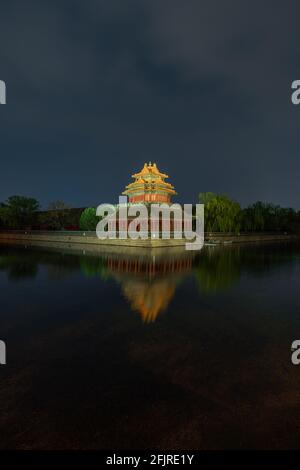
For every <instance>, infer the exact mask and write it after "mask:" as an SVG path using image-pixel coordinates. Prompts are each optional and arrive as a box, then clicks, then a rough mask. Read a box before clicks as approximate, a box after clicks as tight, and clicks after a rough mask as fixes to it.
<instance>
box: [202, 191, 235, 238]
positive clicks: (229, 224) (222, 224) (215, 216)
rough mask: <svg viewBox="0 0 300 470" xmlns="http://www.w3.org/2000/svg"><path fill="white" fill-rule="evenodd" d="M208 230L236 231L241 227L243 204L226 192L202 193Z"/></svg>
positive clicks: (206, 229)
mask: <svg viewBox="0 0 300 470" xmlns="http://www.w3.org/2000/svg"><path fill="white" fill-rule="evenodd" d="M199 201H200V203H201V204H204V219H205V231H206V232H234V233H237V232H239V230H240V227H241V206H240V205H239V203H238V202H236V201H233V200H232V199H230V198H229V197H228V196H226V195H225V194H215V193H200V194H199Z"/></svg>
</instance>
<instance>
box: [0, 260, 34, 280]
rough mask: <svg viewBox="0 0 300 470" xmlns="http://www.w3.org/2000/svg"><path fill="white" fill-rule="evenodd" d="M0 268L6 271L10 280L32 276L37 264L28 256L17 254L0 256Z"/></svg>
mask: <svg viewBox="0 0 300 470" xmlns="http://www.w3.org/2000/svg"><path fill="white" fill-rule="evenodd" d="M0 270H1V271H6V272H7V276H8V278H9V279H10V280H15V281H18V280H19V279H25V278H34V277H35V276H36V274H37V270H38V267H37V264H36V262H35V261H34V260H31V259H30V258H29V257H26V258H22V257H20V256H17V255H13V256H9V255H5V256H0Z"/></svg>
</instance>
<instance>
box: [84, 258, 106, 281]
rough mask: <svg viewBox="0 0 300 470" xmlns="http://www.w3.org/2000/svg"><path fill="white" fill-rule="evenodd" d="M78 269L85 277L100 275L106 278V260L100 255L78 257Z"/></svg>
mask: <svg viewBox="0 0 300 470" xmlns="http://www.w3.org/2000/svg"><path fill="white" fill-rule="evenodd" d="M80 269H81V272H82V274H83V275H84V276H85V277H95V276H100V277H101V278H102V279H106V277H107V276H106V270H107V269H106V261H105V259H104V258H101V257H87V256H81V257H80Z"/></svg>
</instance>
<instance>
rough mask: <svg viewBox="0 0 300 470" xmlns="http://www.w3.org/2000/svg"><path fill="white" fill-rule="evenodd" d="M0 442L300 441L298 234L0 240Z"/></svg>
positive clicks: (169, 444) (33, 445)
mask: <svg viewBox="0 0 300 470" xmlns="http://www.w3.org/2000/svg"><path fill="white" fill-rule="evenodd" d="M0 289H1V303H0V339H1V340H4V341H5V343H6V348H7V364H6V365H1V366H0V376H1V382H0V402H1V415H0V436H1V439H0V447H1V448H2V449H146V448H148V449H149V448H150V449H173V450H175V449H198V450H200V449H226V448H272V449H283V448H298V447H299V436H298V428H299V422H300V366H298V367H297V366H294V365H292V363H291V343H292V341H293V340H295V339H300V304H299V299H300V245H297V244H274V245H252V246H227V247H223V248H218V247H205V248H204V249H203V250H202V251H201V252H200V253H188V252H185V251H184V250H172V249H169V250H163V251H156V252H154V253H153V252H152V253H151V254H150V255H147V254H146V251H145V250H141V251H136V250H131V251H130V252H128V251H125V252H124V251H120V249H116V250H114V251H112V252H111V251H105V252H103V253H102V252H91V253H89V252H86V251H83V250H82V251H80V250H79V251H78V250H77V251H76V250H73V249H72V248H70V247H61V249H54V248H53V249H50V248H48V249H46V248H41V247H40V248H32V247H31V248H29V247H27V248H26V247H22V246H20V247H14V246H3V245H1V246H0Z"/></svg>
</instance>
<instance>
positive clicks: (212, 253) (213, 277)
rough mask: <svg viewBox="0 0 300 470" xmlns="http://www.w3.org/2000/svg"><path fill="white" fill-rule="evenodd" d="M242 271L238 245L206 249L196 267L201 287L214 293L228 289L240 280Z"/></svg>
mask: <svg viewBox="0 0 300 470" xmlns="http://www.w3.org/2000/svg"><path fill="white" fill-rule="evenodd" d="M240 271H241V266H240V250H239V248H237V247H235V248H233V249H230V248H218V247H214V248H212V249H204V250H203V251H202V252H201V254H200V255H199V257H198V259H197V265H196V267H195V274H196V278H197V281H198V285H199V287H200V289H201V290H202V291H204V292H212V293H214V292H218V291H220V290H224V289H228V288H229V287H230V286H231V285H232V284H234V283H235V282H236V281H238V280H239V278H240Z"/></svg>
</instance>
